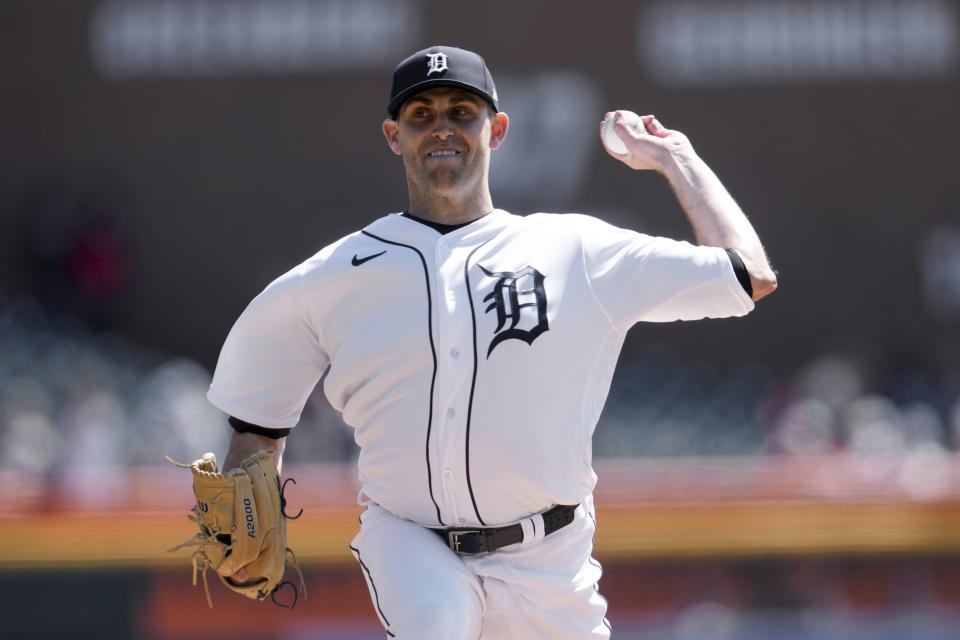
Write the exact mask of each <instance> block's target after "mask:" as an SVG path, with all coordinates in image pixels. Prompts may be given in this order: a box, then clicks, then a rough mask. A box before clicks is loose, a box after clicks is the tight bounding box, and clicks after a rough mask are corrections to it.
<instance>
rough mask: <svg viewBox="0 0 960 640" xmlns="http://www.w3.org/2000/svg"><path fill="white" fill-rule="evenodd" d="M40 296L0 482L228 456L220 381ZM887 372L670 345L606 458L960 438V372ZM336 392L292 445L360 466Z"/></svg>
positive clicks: (4, 410) (318, 457)
mask: <svg viewBox="0 0 960 640" xmlns="http://www.w3.org/2000/svg"><path fill="white" fill-rule="evenodd" d="M89 326H90V325H89V324H87V323H84V322H82V321H80V320H77V319H76V317H74V316H70V315H64V314H58V313H49V312H47V311H44V310H43V308H42V307H41V306H40V305H39V304H38V303H37V302H36V301H34V300H32V299H29V298H25V299H18V300H8V299H4V298H2V297H0V354H2V357H0V471H4V470H7V471H11V470H20V471H25V472H30V473H34V474H39V475H61V474H73V473H79V474H83V473H85V472H89V473H98V472H104V470H107V471H109V470H111V469H120V468H124V467H127V466H132V465H149V464H159V463H162V461H163V456H164V455H169V456H171V457H172V458H175V459H178V460H192V459H193V458H195V457H196V456H197V455H198V454H199V453H202V452H203V451H215V452H223V451H225V449H226V442H227V438H228V436H229V433H230V428H229V426H228V425H227V423H226V420H225V416H224V415H223V414H222V413H221V412H220V411H219V410H217V409H216V408H214V407H213V406H212V405H211V404H210V403H209V402H208V401H207V400H206V396H205V394H206V390H207V387H208V385H209V382H210V371H209V370H208V369H206V368H205V367H203V366H201V365H200V364H199V363H197V362H195V361H193V360H190V359H187V358H182V357H173V356H170V355H167V354H163V353H160V352H158V351H156V350H153V349H150V348H147V347H143V346H138V345H135V344H133V343H131V342H130V341H128V340H126V339H124V338H122V337H120V336H118V335H116V334H113V333H111V332H109V331H103V330H93V329H90V328H89ZM875 373H876V372H865V371H863V368H862V367H861V366H858V365H857V363H855V362H853V361H852V360H850V359H846V358H843V357H840V356H836V355H833V356H824V357H820V358H817V359H815V360H813V361H811V362H810V363H809V364H808V365H807V366H806V367H804V368H803V370H801V371H799V372H798V373H796V374H795V375H794V376H792V377H791V378H790V379H788V380H782V379H778V378H776V377H775V376H774V375H773V374H772V373H771V372H770V371H769V370H767V369H765V368H764V367H763V366H762V365H750V366H743V367H739V368H736V369H733V370H729V371H721V370H718V369H716V368H713V367H711V366H708V365H706V364H704V363H700V362H692V361H689V360H686V359H684V358H682V357H680V356H679V355H678V354H677V353H675V352H674V351H672V350H671V349H670V348H668V347H666V346H663V345H652V346H647V347H643V348H641V349H639V350H638V351H636V352H634V353H633V354H631V355H630V356H629V357H627V356H624V357H623V358H622V360H621V363H620V365H619V367H618V370H617V374H616V376H615V377H614V383H613V386H612V388H611V390H610V396H609V399H608V402H607V407H606V409H605V411H604V413H603V416H602V417H601V419H600V424H599V425H598V427H597V430H596V433H595V436H594V457H595V458H608V457H648V458H650V457H695V456H740V457H743V456H757V455H763V454H789V455H822V454H829V453H832V452H840V451H848V452H852V453H855V454H859V455H887V456H904V457H907V456H914V457H915V458H917V459H918V460H919V461H920V462H919V463H920V464H923V465H927V464H931V463H935V462H936V461H937V460H941V459H946V458H947V457H948V456H951V455H952V453H953V452H955V451H957V449H958V442H960V368H958V369H957V370H955V371H953V372H948V373H947V374H940V375H934V374H932V373H930V372H924V371H902V372H897V373H896V374H894V375H890V376H888V377H887V378H888V379H885V380H883V381H881V382H880V383H878V382H877V381H876V375H875ZM320 387H321V385H318V388H317V390H316V391H315V392H314V394H313V395H312V396H311V398H310V400H309V402H308V405H307V407H306V408H305V410H304V413H303V418H302V421H301V423H300V425H299V426H298V428H297V429H295V430H294V432H293V434H292V435H291V436H290V446H289V448H288V450H287V451H288V453H287V454H286V459H287V460H288V461H291V462H301V461H303V462H311V461H349V460H352V459H353V458H354V457H355V456H356V454H357V450H356V446H355V444H354V442H353V434H352V431H351V430H350V429H349V428H348V427H346V426H345V425H344V424H343V422H342V421H341V419H340V417H339V415H338V414H337V413H336V412H334V411H333V410H332V409H331V408H330V407H329V406H328V405H327V403H326V401H325V400H324V398H323V395H322V391H321V388H320Z"/></svg>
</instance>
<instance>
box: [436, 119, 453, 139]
mask: <svg viewBox="0 0 960 640" xmlns="http://www.w3.org/2000/svg"><path fill="white" fill-rule="evenodd" d="M433 135H434V137H435V138H439V139H440V140H446V139H447V138H449V137H450V136H452V135H453V127H452V126H451V125H450V120H449V119H447V118H445V117H440V118H438V119H437V126H436V127H435V128H434V129H433Z"/></svg>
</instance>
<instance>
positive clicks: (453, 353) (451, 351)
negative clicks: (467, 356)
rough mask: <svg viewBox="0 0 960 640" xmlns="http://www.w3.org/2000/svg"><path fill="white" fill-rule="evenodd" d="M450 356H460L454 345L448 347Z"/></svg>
mask: <svg viewBox="0 0 960 640" xmlns="http://www.w3.org/2000/svg"><path fill="white" fill-rule="evenodd" d="M450 356H451V357H453V358H459V357H460V349H457V348H456V347H454V348H453V349H450Z"/></svg>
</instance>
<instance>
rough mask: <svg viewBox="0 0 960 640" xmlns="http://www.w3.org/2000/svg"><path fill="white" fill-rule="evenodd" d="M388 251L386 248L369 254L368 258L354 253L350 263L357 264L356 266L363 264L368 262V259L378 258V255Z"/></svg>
mask: <svg viewBox="0 0 960 640" xmlns="http://www.w3.org/2000/svg"><path fill="white" fill-rule="evenodd" d="M386 252H387V251H386V249H384V250H383V251H381V252H380V253H375V254H373V255H372V256H367V257H366V258H358V257H357V254H353V260H351V261H350V264H352V265H353V266H355V267H359V266H360V265H362V264H363V263H364V262H366V261H367V260H373V259H374V258H376V257H378V256H382V255H383V254H385V253H386Z"/></svg>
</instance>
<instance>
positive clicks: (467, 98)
mask: <svg viewBox="0 0 960 640" xmlns="http://www.w3.org/2000/svg"><path fill="white" fill-rule="evenodd" d="M383 130H384V135H385V136H386V137H387V142H388V143H389V144H390V148H391V149H393V151H394V153H397V154H398V155H400V156H402V157H403V164H404V167H405V168H406V171H407V180H408V181H410V182H412V183H413V184H414V185H416V187H418V188H421V189H430V190H440V191H450V190H455V189H456V188H457V187H463V186H467V185H469V184H472V183H474V182H475V181H476V179H477V178H485V177H486V175H487V171H488V167H489V164H490V150H491V149H494V148H496V147H497V146H499V144H500V141H501V140H502V139H503V134H504V133H505V132H506V116H504V115H503V114H496V115H494V114H493V112H492V109H491V108H490V106H489V105H488V103H487V102H486V101H485V100H484V99H483V98H481V97H479V96H477V95H476V94H474V93H471V92H469V91H465V90H463V89H457V88H451V87H437V88H434V89H429V90H427V91H424V92H422V93H418V94H417V95H415V96H413V97H412V98H410V99H409V100H407V101H406V102H405V103H404V104H403V105H402V106H401V107H400V111H399V112H398V113H397V119H396V120H387V121H385V122H384V126H383Z"/></svg>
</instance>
